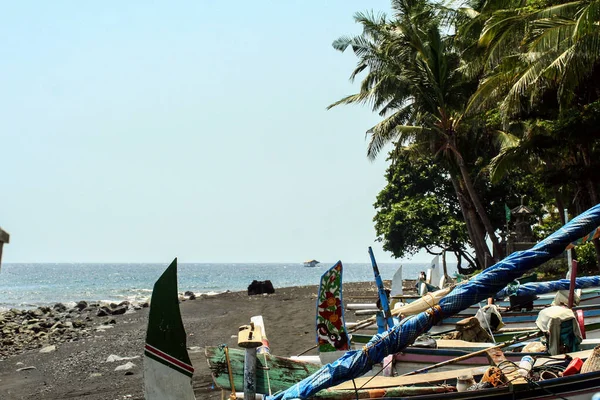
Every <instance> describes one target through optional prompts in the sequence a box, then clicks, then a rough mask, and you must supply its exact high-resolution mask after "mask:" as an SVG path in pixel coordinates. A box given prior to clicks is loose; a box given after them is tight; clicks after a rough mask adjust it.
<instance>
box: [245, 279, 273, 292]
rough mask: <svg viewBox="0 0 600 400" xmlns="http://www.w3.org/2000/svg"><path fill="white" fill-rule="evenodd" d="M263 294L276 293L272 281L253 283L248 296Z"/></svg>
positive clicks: (249, 287)
mask: <svg viewBox="0 0 600 400" xmlns="http://www.w3.org/2000/svg"><path fill="white" fill-rule="evenodd" d="M263 293H267V294H271V293H275V288H274V287H273V284H272V283H271V281H252V283H251V284H250V285H248V296H253V295H255V294H263Z"/></svg>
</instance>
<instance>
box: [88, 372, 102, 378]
mask: <svg viewBox="0 0 600 400" xmlns="http://www.w3.org/2000/svg"><path fill="white" fill-rule="evenodd" d="M101 376H102V374H101V373H99V372H93V373H91V374H90V375H89V376H88V379H93V378H99V377H101Z"/></svg>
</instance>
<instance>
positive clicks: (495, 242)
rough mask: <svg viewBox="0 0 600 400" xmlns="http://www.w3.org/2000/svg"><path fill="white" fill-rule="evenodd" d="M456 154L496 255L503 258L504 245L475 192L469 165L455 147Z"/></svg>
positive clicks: (470, 194)
mask: <svg viewBox="0 0 600 400" xmlns="http://www.w3.org/2000/svg"><path fill="white" fill-rule="evenodd" d="M454 155H455V157H456V163H457V164H458V168H459V169H460V173H461V175H462V178H463V182H464V184H465V188H466V189H467V192H468V193H469V197H470V198H471V201H472V203H473V206H474V207H475V211H477V214H478V215H479V219H480V220H481V223H482V224H483V226H484V228H485V231H486V232H487V234H488V235H489V237H490V240H491V241H492V245H493V246H494V252H495V254H496V257H497V258H503V257H504V251H503V250H502V247H501V246H500V243H499V242H498V238H497V237H496V233H495V231H494V228H493V226H492V223H491V222H490V219H489V217H488V215H487V213H486V212H485V209H484V208H483V205H482V204H481V201H480V200H479V195H478V194H477V193H476V192H475V187H474V186H473V181H471V176H470V175H469V171H468V170H467V167H466V166H465V161H464V159H463V158H462V155H461V154H460V153H459V152H458V151H457V150H456V149H454ZM486 247H487V246H486ZM486 266H487V264H486Z"/></svg>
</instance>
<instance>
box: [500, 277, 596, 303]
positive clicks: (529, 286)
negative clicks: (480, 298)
mask: <svg viewBox="0 0 600 400" xmlns="http://www.w3.org/2000/svg"><path fill="white" fill-rule="evenodd" d="M570 285H571V281H570V280H569V279H560V280H558V281H550V282H531V283H524V284H522V285H511V286H507V287H505V288H504V289H502V290H501V291H499V292H498V293H497V294H496V296H495V297H496V299H503V298H505V297H506V296H528V295H536V294H544V293H550V292H556V291H557V290H569V286H570ZM596 286H600V276H583V277H581V278H577V279H576V280H575V289H585V288H589V287H596Z"/></svg>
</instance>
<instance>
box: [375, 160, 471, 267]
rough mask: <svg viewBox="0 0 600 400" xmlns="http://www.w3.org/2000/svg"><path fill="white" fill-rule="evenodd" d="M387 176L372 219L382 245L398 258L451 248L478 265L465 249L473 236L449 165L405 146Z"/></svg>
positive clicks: (436, 252) (459, 258)
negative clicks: (413, 153)
mask: <svg viewBox="0 0 600 400" xmlns="http://www.w3.org/2000/svg"><path fill="white" fill-rule="evenodd" d="M386 178H387V181H388V183H387V185H386V187H385V188H384V189H383V190H382V191H381V192H380V193H379V194H378V195H377V201H376V202H375V204H374V206H375V209H376V210H377V213H376V215H375V218H374V219H373V220H374V221H375V230H376V232H377V235H378V240H380V241H382V242H383V248H384V249H385V250H387V251H390V252H392V253H393V254H394V256H395V257H397V258H401V257H406V256H410V255H413V254H415V253H416V252H418V251H419V250H421V249H425V250H427V251H428V252H429V253H431V254H438V253H439V251H440V250H445V251H451V252H453V253H454V254H455V255H456V256H457V259H458V260H461V259H462V258H463V257H465V258H466V259H467V260H468V262H469V263H470V264H472V265H473V267H475V265H474V260H473V259H472V257H471V256H470V255H469V254H468V253H467V251H466V247H467V245H468V243H469V239H468V236H467V235H466V229H465V228H466V227H465V223H464V222H463V221H462V218H461V210H460V205H459V204H458V201H457V199H456V195H455V192H454V188H453V186H452V182H451V181H450V177H449V176H448V174H447V173H446V172H445V171H444V169H443V168H441V167H440V166H439V165H438V164H436V163H435V161H434V159H433V158H432V157H427V158H426V157H419V158H414V157H411V155H410V153H409V152H408V151H404V152H401V153H400V154H397V155H395V156H394V157H393V158H392V163H391V165H390V167H389V168H388V170H387V173H386ZM463 272H464V271H463Z"/></svg>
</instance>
